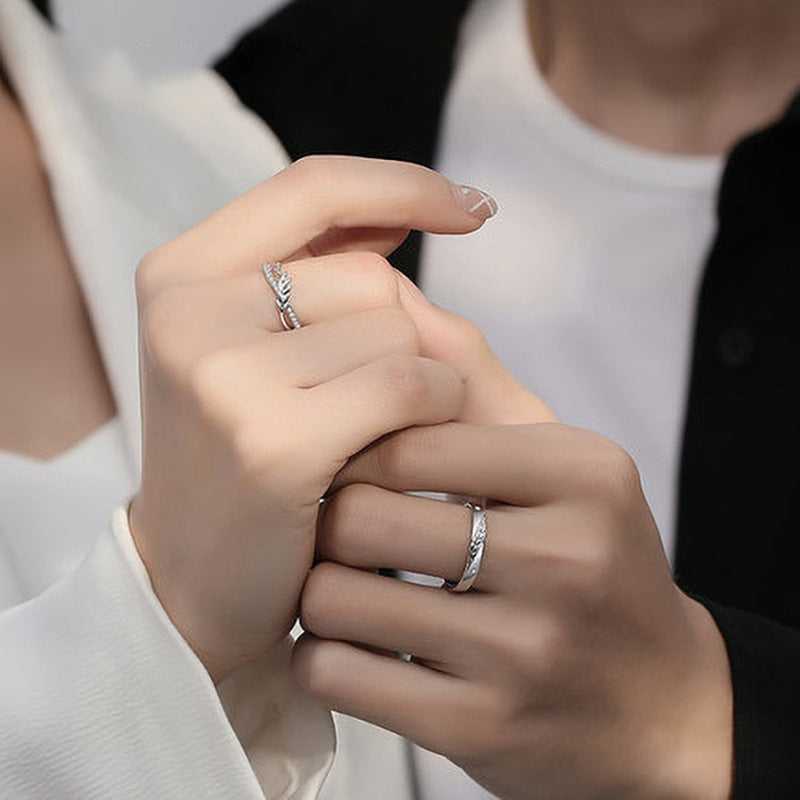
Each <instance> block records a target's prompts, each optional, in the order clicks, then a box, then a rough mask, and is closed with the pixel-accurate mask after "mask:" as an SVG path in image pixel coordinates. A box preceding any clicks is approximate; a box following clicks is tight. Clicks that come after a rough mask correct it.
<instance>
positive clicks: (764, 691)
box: [698, 598, 800, 800]
mask: <svg viewBox="0 0 800 800" xmlns="http://www.w3.org/2000/svg"><path fill="white" fill-rule="evenodd" d="M698 599H699V601H700V602H701V603H703V605H704V606H705V607H706V608H707V609H708V610H709V612H710V613H711V615H712V616H713V618H714V621H715V622H716V624H717V626H718V627H719V629H720V631H721V632H722V636H723V638H724V639H725V644H726V647H727V649H728V658H729V661H730V665H731V674H732V678H733V703H734V737H735V745H734V747H735V759H736V773H735V785H734V791H733V798H732V800H798V798H800V630H797V629H796V628H790V627H787V626H785V625H780V624H778V623H776V622H773V621H771V620H769V619H767V618H766V617H761V616H758V615H756V614H750V613H748V612H745V611H738V610H735V609H732V608H728V607H726V606H721V605H718V604H717V603H713V602H711V601H709V600H705V599H702V598H698Z"/></svg>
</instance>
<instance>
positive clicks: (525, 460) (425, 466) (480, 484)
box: [331, 423, 638, 506]
mask: <svg viewBox="0 0 800 800" xmlns="http://www.w3.org/2000/svg"><path fill="white" fill-rule="evenodd" d="M634 481H636V482H638V473H637V472H636V470H635V466H633V465H632V462H631V459H630V457H629V456H628V455H627V453H625V451H624V450H622V448H620V447H618V446H617V445H614V444H613V443H612V442H609V440H607V439H605V438H604V437H602V436H600V435H598V434H595V433H591V432H589V431H583V430H580V429H578V428H571V427H568V426H566V425H557V424H551V423H541V424H537V425H498V426H481V425H465V424H461V423H448V424H446V425H439V426H436V427H426V428H420V429H419V430H407V431H401V432H399V433H397V434H394V435H393V436H390V437H386V438H385V439H383V440H381V441H379V442H375V444H373V445H372V446H371V447H369V448H367V449H366V450H365V451H364V452H363V453H359V455H358V457H357V458H354V459H352V460H351V461H350V462H349V463H348V464H347V465H346V466H345V467H344V469H343V470H342V471H341V472H340V473H339V474H338V475H337V476H336V479H335V480H334V482H333V484H332V487H331V490H332V491H335V490H336V489H338V488H340V487H342V486H344V485H347V484H352V483H372V484H374V485H376V486H382V487H383V488H385V489H392V490H394V491H400V492H406V491H428V492H442V493H445V494H458V495H477V496H483V497H490V498H493V499H495V500H499V501H501V502H504V503H508V504H510V505H517V506H531V505H540V504H543V503H548V502H553V501H556V500H559V499H561V498H564V497H572V496H574V495H576V494H577V493H581V494H584V493H587V492H588V493H592V494H594V493H595V492H598V493H605V492H607V490H609V489H611V490H612V492H613V493H614V494H618V493H619V492H617V489H620V490H622V491H626V490H628V489H629V488H631V487H630V486H629V484H631V483H632V482H634Z"/></svg>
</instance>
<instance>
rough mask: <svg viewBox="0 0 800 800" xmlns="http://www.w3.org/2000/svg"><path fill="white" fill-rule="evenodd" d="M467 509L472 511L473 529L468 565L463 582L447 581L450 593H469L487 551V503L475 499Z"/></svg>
mask: <svg viewBox="0 0 800 800" xmlns="http://www.w3.org/2000/svg"><path fill="white" fill-rule="evenodd" d="M464 506H465V507H466V508H469V509H471V511H472V529H471V531H470V535H469V547H468V548H467V563H466V564H465V565H464V572H463V574H462V575H461V580H459V581H458V582H455V581H445V582H444V588H445V589H447V591H448V592H458V593H460V592H468V591H469V590H470V589H471V588H472V584H473V583H475V581H476V580H477V578H478V573H479V572H480V571H481V563H482V561H483V553H484V551H485V550H486V534H487V527H486V511H485V506H486V501H485V500H483V499H482V498H474V499H473V500H468V501H467V502H466V503H464Z"/></svg>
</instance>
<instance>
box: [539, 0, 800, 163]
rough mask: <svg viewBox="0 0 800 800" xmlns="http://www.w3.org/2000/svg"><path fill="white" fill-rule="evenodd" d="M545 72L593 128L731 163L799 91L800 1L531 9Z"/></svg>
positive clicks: (575, 1)
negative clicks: (737, 148) (735, 147)
mask: <svg viewBox="0 0 800 800" xmlns="http://www.w3.org/2000/svg"><path fill="white" fill-rule="evenodd" d="M528 9H529V20H530V29H531V36H532V41H533V45H534V50H535V52H536V57H537V61H538V63H539V67H540V69H541V71H542V73H543V75H544V76H545V78H546V80H547V81H548V83H549V84H550V86H551V88H552V89H553V91H554V92H555V93H556V94H557V95H558V96H559V97H560V98H561V99H562V100H563V101H564V102H565V103H566V104H567V105H568V106H570V107H571V108H572V109H573V110H574V111H575V112H576V113H578V114H579V115H580V116H581V117H583V118H584V119H586V120H587V121H588V122H590V123H591V124H593V125H595V126H597V127H599V128H601V129H602V130H604V131H606V132H608V133H610V134H611V135H613V136H616V137H618V138H621V139H625V140H627V141H630V142H633V143H635V144H638V145H641V146H644V147H650V148H652V149H656V150H662V151H665V152H676V153H689V154H721V153H724V152H726V151H727V150H728V149H729V148H730V146H731V145H732V144H733V143H734V142H735V141H736V140H738V139H739V138H741V137H742V136H743V135H745V134H746V133H748V132H750V131H751V130H754V129H756V128H759V127H762V126H764V125H766V124H768V123H769V122H770V121H771V120H772V119H774V118H775V117H777V116H778V115H779V114H780V113H781V111H782V110H783V108H784V107H785V105H786V103H787V102H788V101H789V99H790V98H791V96H792V95H793V94H794V92H796V91H797V90H798V88H800V3H797V2H796V0H605V2H603V3H587V2H585V0H528Z"/></svg>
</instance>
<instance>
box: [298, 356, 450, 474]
mask: <svg viewBox="0 0 800 800" xmlns="http://www.w3.org/2000/svg"><path fill="white" fill-rule="evenodd" d="M306 396H307V398H308V401H309V403H310V404H311V410H310V412H309V414H308V419H309V423H308V435H309V436H310V437H311V441H314V442H316V443H317V445H318V447H319V448H320V449H321V450H322V451H323V452H326V453H330V454H331V459H332V462H336V461H341V463H340V464H339V465H338V466H337V467H336V468H337V470H338V469H339V467H341V466H343V465H344V462H345V461H346V460H347V459H348V458H350V457H351V456H353V455H354V454H355V453H357V452H359V451H360V450H362V449H363V448H364V447H366V446H367V445H368V444H370V443H371V442H374V441H375V440H376V439H379V438H380V437H382V436H385V435H386V434H387V433H391V432H392V431H397V430H400V429H402V428H407V427H410V426H417V425H422V426H428V425H435V424H437V423H441V422H446V421H447V420H452V419H456V418H458V414H459V411H460V409H461V405H462V403H463V399H464V384H463V382H462V381H461V378H460V377H459V376H458V374H457V373H456V372H455V370H453V369H452V368H451V367H449V366H447V365H446V364H442V363H440V362H438V361H431V360H430V359H427V358H419V357H418V356H410V355H405V354H400V355H397V354H395V355H392V356H388V357H386V358H383V359H381V360H379V361H375V362H372V363H371V364H366V365H364V366H362V367H359V368H358V369H355V370H353V371H352V372H349V373H347V374H345V375H340V376H339V377H337V378H334V379H333V380H331V381H328V382H326V383H323V384H320V385H319V386H315V387H314V388H311V389H308V390H306ZM331 478H333V475H331Z"/></svg>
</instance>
